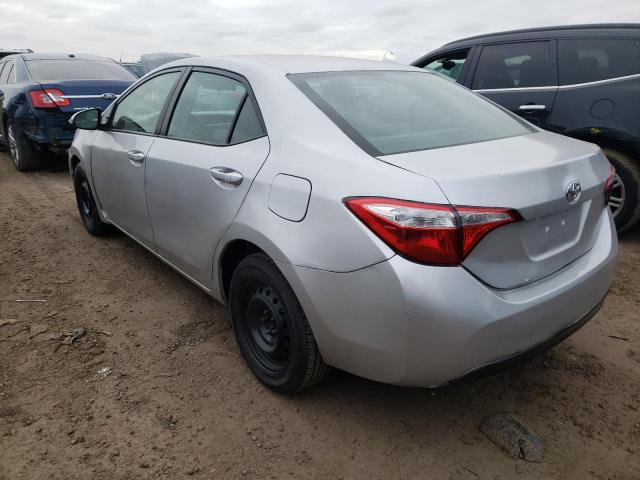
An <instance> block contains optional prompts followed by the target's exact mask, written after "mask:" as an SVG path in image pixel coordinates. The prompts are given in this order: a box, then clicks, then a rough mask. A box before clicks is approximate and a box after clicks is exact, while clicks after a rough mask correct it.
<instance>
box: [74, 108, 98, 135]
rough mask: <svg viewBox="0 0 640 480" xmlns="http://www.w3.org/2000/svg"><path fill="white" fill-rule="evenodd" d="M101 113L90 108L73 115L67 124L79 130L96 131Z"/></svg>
mask: <svg viewBox="0 0 640 480" xmlns="http://www.w3.org/2000/svg"><path fill="white" fill-rule="evenodd" d="M101 114H102V111H101V110H100V109H99V108H91V109H89V110H83V111H82V112H78V113H76V114H74V115H73V116H72V117H71V119H70V120H69V123H71V125H73V126H74V127H76V128H79V129H81V130H96V129H97V128H98V126H99V125H100V116H101Z"/></svg>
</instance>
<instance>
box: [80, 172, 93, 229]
mask: <svg viewBox="0 0 640 480" xmlns="http://www.w3.org/2000/svg"><path fill="white" fill-rule="evenodd" d="M78 207H80V215H81V216H82V221H83V222H84V223H85V225H87V226H88V227H89V228H91V226H92V225H93V208H94V205H93V198H92V197H91V189H90V188H89V183H88V181H87V179H86V178H84V179H83V180H82V183H81V184H80V188H79V190H78Z"/></svg>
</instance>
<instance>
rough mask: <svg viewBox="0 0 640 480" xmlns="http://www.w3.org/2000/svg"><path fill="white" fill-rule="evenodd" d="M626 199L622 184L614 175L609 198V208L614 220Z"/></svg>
mask: <svg viewBox="0 0 640 480" xmlns="http://www.w3.org/2000/svg"><path fill="white" fill-rule="evenodd" d="M626 198H627V195H626V189H625V188H624V183H622V179H621V178H620V177H619V176H618V174H616V176H615V177H614V180H613V185H612V186H611V196H610V197H609V207H611V213H612V215H613V218H616V217H617V216H618V215H619V214H620V212H621V211H622V209H623V208H624V202H625V200H626Z"/></svg>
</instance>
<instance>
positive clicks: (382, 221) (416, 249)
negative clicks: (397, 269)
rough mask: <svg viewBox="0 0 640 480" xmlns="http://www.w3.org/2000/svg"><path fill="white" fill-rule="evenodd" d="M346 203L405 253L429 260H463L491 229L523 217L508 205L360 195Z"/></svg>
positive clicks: (442, 262) (443, 262)
mask: <svg viewBox="0 0 640 480" xmlns="http://www.w3.org/2000/svg"><path fill="white" fill-rule="evenodd" d="M344 203H345V205H346V206H347V208H348V209H349V210H350V211H351V212H352V213H353V214H354V215H355V216H356V217H358V218H359V219H360V220H361V221H362V222H363V223H364V224H365V225H366V226H367V227H368V228H369V229H371V230H372V231H373V233H375V234H376V235H378V237H380V238H381V239H382V240H383V241H384V242H385V243H386V244H387V245H389V246H390V247H391V248H393V249H394V250H395V251H396V252H397V253H399V254H400V255H402V256H403V257H405V258H407V259H409V260H411V261H414V262H418V263H424V264H428V265H442V266H453V265H459V264H460V263H461V262H462V260H464V258H465V257H466V256H467V255H468V254H469V252H471V250H473V248H474V247H475V246H476V245H477V244H478V242H479V241H480V240H482V238H483V237H484V236H485V235H487V234H488V233H489V232H491V231H492V230H495V229H496V228H498V227H501V226H503V225H506V224H508V223H512V222H516V221H518V220H521V217H520V214H518V212H516V211H514V210H509V209H505V208H485V207H463V206H456V207H454V206H450V205H441V204H428V203H419V202H410V201H406V200H395V199H391V198H375V197H357V198H347V199H345V200H344Z"/></svg>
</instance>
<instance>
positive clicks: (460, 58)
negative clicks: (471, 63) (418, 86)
mask: <svg viewBox="0 0 640 480" xmlns="http://www.w3.org/2000/svg"><path fill="white" fill-rule="evenodd" d="M468 55H469V50H463V51H459V52H452V53H449V54H446V55H444V56H442V57H439V58H436V59H433V60H432V61H430V62H429V63H428V64H426V65H425V66H424V67H422V68H428V69H429V70H433V71H435V72H438V73H441V74H442V75H445V76H447V77H449V78H452V79H454V80H458V77H459V76H460V72H461V71H462V67H463V66H464V62H465V61H466V60H467V56H468Z"/></svg>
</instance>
